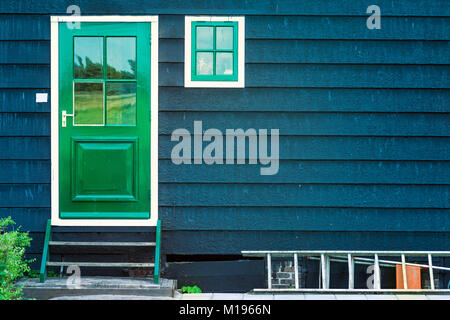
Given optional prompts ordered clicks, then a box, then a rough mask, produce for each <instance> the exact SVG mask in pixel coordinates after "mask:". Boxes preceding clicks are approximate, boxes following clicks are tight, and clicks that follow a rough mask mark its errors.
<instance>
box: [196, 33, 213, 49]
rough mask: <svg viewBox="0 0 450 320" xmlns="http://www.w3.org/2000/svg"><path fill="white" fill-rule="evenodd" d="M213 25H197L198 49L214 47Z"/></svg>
mask: <svg viewBox="0 0 450 320" xmlns="http://www.w3.org/2000/svg"><path fill="white" fill-rule="evenodd" d="M213 31H214V28H213V27H197V35H196V36H197V49H206V50H211V49H213V44H214V42H213Z"/></svg>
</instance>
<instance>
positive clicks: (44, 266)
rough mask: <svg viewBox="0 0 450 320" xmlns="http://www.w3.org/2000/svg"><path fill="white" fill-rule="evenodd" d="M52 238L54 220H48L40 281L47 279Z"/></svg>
mask: <svg viewBox="0 0 450 320" xmlns="http://www.w3.org/2000/svg"><path fill="white" fill-rule="evenodd" d="M51 239H52V221H51V220H50V219H49V220H47V226H46V228H45V239H44V249H43V250H42V260H41V270H40V272H39V279H40V282H45V280H47V262H48V260H49V258H50V252H49V250H48V244H49V242H50V241H51Z"/></svg>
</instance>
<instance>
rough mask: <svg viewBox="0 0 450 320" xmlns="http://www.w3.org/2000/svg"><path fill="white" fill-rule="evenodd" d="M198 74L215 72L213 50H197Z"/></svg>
mask: <svg viewBox="0 0 450 320" xmlns="http://www.w3.org/2000/svg"><path fill="white" fill-rule="evenodd" d="M197 74H198V75H205V74H213V53H212V52H197Z"/></svg>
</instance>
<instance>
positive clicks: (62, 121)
mask: <svg viewBox="0 0 450 320" xmlns="http://www.w3.org/2000/svg"><path fill="white" fill-rule="evenodd" d="M66 117H73V114H69V113H67V111H66V110H63V112H62V119H61V126H62V127H63V128H65V127H66V125H67V121H66Z"/></svg>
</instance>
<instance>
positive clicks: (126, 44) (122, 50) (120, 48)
mask: <svg viewBox="0 0 450 320" xmlns="http://www.w3.org/2000/svg"><path fill="white" fill-rule="evenodd" d="M106 56H107V58H106V60H107V63H108V66H107V73H108V78H109V79H136V38H135V37H108V38H106Z"/></svg>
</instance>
